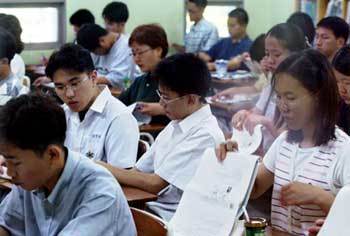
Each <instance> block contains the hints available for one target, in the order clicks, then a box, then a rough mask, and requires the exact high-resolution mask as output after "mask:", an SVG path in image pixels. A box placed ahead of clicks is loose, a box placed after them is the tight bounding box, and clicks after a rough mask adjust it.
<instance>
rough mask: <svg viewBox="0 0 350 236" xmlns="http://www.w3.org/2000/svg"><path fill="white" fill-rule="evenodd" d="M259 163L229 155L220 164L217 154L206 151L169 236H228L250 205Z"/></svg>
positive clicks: (171, 226)
mask: <svg viewBox="0 0 350 236" xmlns="http://www.w3.org/2000/svg"><path fill="white" fill-rule="evenodd" d="M258 159H259V157H258V156H254V155H250V154H243V153H236V152H230V153H228V154H227V157H226V159H225V160H224V161H223V162H222V163H220V162H218V161H217V158H216V154H215V150H214V149H207V150H206V151H205V153H204V156H203V158H202V160H201V163H200V165H199V167H198V169H197V171H196V173H195V175H194V177H193V178H192V180H191V181H190V183H189V184H188V185H187V186H186V188H185V191H184V194H183V195H182V199H181V201H180V203H179V206H178V208H177V211H176V212H175V215H174V217H173V218H172V219H171V221H170V222H169V231H170V234H169V235H173V236H213V235H218V236H229V235H230V233H231V231H232V229H233V227H234V225H235V222H236V221H237V220H238V218H239V216H240V215H242V213H243V207H245V206H246V205H247V203H248V200H249V196H250V193H251V190H252V188H253V185H254V181H255V178H256V175H257V170H258Z"/></svg>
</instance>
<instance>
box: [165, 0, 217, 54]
mask: <svg viewBox="0 0 350 236" xmlns="http://www.w3.org/2000/svg"><path fill="white" fill-rule="evenodd" d="M207 4H208V1H207V0H187V11H188V14H189V16H190V20H191V21H193V22H194V24H193V25H192V26H191V29H190V32H189V33H188V34H186V36H185V46H181V45H178V44H173V45H172V46H173V47H174V48H175V50H176V51H177V52H190V53H198V52H201V51H207V50H209V49H210V48H211V47H212V46H213V45H214V44H215V43H216V42H217V41H218V40H219V34H218V30H217V28H216V27H215V26H214V25H213V24H212V23H210V22H208V21H207V20H205V19H204V17H203V13H204V10H205V8H206V6H207Z"/></svg>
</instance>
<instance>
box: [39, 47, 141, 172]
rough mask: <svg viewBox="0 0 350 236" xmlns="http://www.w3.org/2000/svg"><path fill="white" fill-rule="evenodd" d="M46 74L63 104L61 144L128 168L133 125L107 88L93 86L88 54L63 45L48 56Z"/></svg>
mask: <svg viewBox="0 0 350 236" xmlns="http://www.w3.org/2000/svg"><path fill="white" fill-rule="evenodd" d="M46 74H47V76H48V77H49V78H51V79H52V81H53V82H54V84H55V91H56V93H57V95H58V96H59V98H60V99H61V100H62V101H63V102H64V103H65V104H64V105H63V108H64V111H65V113H66V119H67V126H68V128H67V134H66V141H65V145H66V146H67V147H69V148H71V149H72V150H74V151H77V152H80V153H82V154H83V155H85V156H87V157H88V158H90V159H93V160H99V161H104V162H106V163H108V164H110V165H113V166H118V167H120V168H130V167H132V166H133V165H134V164H135V161H136V153H137V146H138V140H139V129H138V125H137V122H136V120H135V118H134V117H133V116H132V114H131V113H130V112H128V111H127V109H126V106H125V105H124V104H123V103H121V102H120V101H119V100H118V99H116V98H114V97H113V96H112V94H111V92H110V91H109V89H108V87H107V86H103V87H99V86H98V85H97V84H96V78H97V75H96V71H95V68H94V65H93V62H92V59H91V56H90V53H89V51H87V50H85V49H83V48H82V47H81V46H79V45H73V44H67V45H64V46H63V47H62V48H61V49H60V50H59V51H57V52H55V53H54V54H52V55H51V57H50V59H49V62H48V64H47V67H46Z"/></svg>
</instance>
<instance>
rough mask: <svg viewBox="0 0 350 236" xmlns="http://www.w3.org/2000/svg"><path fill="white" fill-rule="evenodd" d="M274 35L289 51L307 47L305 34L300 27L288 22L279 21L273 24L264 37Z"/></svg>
mask: <svg viewBox="0 0 350 236" xmlns="http://www.w3.org/2000/svg"><path fill="white" fill-rule="evenodd" d="M269 36H270V37H274V38H276V39H277V40H278V41H280V42H281V44H282V46H283V47H284V48H286V49H288V51H290V52H297V51H300V50H303V49H305V48H306V47H307V44H306V40H305V36H304V34H303V32H302V31H301V29H300V28H299V27H298V26H296V25H293V24H290V23H281V24H277V25H275V26H273V27H272V28H271V29H270V30H269V32H267V33H266V37H269Z"/></svg>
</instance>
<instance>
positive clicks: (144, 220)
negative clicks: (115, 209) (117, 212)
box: [130, 207, 168, 236]
mask: <svg viewBox="0 0 350 236" xmlns="http://www.w3.org/2000/svg"><path fill="white" fill-rule="evenodd" d="M130 209H131V213H132V216H133V218H134V221H135V225H136V231H137V236H166V235H167V232H168V230H167V227H166V223H165V222H164V221H163V220H162V219H160V218H159V217H157V216H155V215H153V214H151V213H149V212H146V211H143V210H140V209H137V208H133V207H131V208H130Z"/></svg>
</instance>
